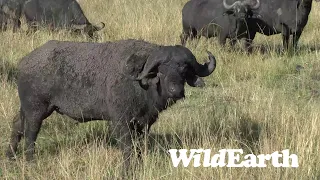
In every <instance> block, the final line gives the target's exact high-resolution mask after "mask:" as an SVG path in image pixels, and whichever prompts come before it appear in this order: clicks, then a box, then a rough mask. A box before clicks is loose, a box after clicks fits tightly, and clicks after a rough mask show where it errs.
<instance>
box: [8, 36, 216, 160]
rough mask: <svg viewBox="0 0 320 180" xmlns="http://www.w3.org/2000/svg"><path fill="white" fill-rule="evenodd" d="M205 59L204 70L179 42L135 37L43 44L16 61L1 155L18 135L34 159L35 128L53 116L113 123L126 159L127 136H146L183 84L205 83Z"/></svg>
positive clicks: (207, 68) (212, 60)
mask: <svg viewBox="0 0 320 180" xmlns="http://www.w3.org/2000/svg"><path fill="white" fill-rule="evenodd" d="M208 54H209V62H207V63H205V64H203V65H202V64H199V63H198V62H197V60H196V58H195V56H194V55H193V54H192V52H191V51H190V50H189V49H187V48H185V47H183V46H179V45H177V46H159V45H156V44H151V43H148V42H145V41H141V40H120V41H116V42H106V43H88V42H63V41H49V42H47V43H46V44H44V45H43V46H41V47H39V48H37V49H35V50H34V51H33V52H31V53H30V54H28V55H27V56H25V57H24V58H23V59H22V60H21V62H20V63H19V66H18V73H19V75H18V81H17V84H18V93H19V98H20V103H21V105H20V112H19V113H20V114H19V115H17V116H16V117H15V119H14V122H13V129H12V135H11V141H10V146H9V149H8V151H7V156H8V157H13V156H14V154H15V153H16V151H17V146H18V143H19V141H20V139H21V137H22V136H23V135H24V136H25V139H26V145H25V147H27V151H26V158H27V159H28V160H30V159H33V154H34V145H35V144H34V143H35V141H36V138H37V135H38V132H39V131H40V127H41V124H42V122H43V120H44V119H46V118H47V117H48V116H50V115H51V114H52V112H53V111H56V112H58V113H60V114H65V115H67V116H69V117H71V118H73V119H75V120H77V121H79V122H87V121H91V120H103V119H104V120H111V129H113V133H114V135H115V136H116V138H117V139H118V140H119V141H121V143H120V147H121V149H122V150H123V151H124V157H125V159H127V158H129V156H130V153H131V150H132V141H131V134H132V133H137V134H138V135H139V134H141V133H143V132H148V130H149V128H150V126H151V125H152V124H153V123H154V122H155V121H156V119H157V118H158V114H159V112H161V111H162V110H164V109H166V108H167V106H170V105H171V104H173V103H175V102H176V101H177V100H179V99H181V98H184V96H185V94H184V93H185V90H184V85H185V83H187V84H189V85H190V86H192V87H201V86H204V82H203V80H202V79H201V78H200V77H205V76H209V75H210V74H211V73H212V72H213V71H214V69H215V67H216V60H215V58H214V56H213V55H212V54H211V53H210V52H208ZM127 162H128V161H127ZM126 165H128V163H126Z"/></svg>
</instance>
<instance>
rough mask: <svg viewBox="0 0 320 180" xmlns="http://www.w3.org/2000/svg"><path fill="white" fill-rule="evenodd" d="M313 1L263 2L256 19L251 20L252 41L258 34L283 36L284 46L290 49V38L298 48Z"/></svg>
mask: <svg viewBox="0 0 320 180" xmlns="http://www.w3.org/2000/svg"><path fill="white" fill-rule="evenodd" d="M311 6H312V0H282V1H279V0H268V1H261V5H260V8H259V9H256V10H254V13H255V14H258V15H257V16H256V17H254V18H251V19H249V21H248V26H249V31H250V33H251V34H252V36H251V39H252V40H253V38H254V37H255V34H256V32H259V33H262V34H264V35H267V36H269V35H273V34H279V33H281V34H282V39H283V46H284V48H285V49H288V48H289V38H290V35H292V36H293V38H292V45H293V47H294V48H296V47H297V44H298V41H299V38H300V36H301V33H302V31H303V29H304V27H305V26H306V24H307V22H308V16H309V13H310V11H311Z"/></svg>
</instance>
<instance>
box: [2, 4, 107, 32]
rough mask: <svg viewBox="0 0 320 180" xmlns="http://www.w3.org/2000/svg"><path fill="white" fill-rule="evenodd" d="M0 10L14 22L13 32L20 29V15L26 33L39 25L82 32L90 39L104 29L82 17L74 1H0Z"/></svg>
mask: <svg viewBox="0 0 320 180" xmlns="http://www.w3.org/2000/svg"><path fill="white" fill-rule="evenodd" d="M0 2H1V3H0V5H1V10H2V11H3V12H5V13H6V14H8V15H9V16H10V18H11V19H12V20H13V22H14V30H16V29H17V28H19V27H20V25H21V22H20V18H21V15H24V16H25V18H26V21H27V23H28V27H29V29H28V31H34V30H35V29H36V28H37V27H38V26H39V25H46V26H48V27H49V28H51V29H52V30H53V29H59V28H66V29H71V30H73V31H84V32H85V33H86V34H88V35H89V36H90V37H92V36H93V33H94V32H95V31H99V30H101V29H102V28H104V26H105V25H104V23H102V22H101V25H100V26H95V25H92V24H91V23H90V22H89V21H88V19H87V18H86V16H85V15H84V13H83V11H82V9H81V7H80V5H79V4H78V2H77V1H76V0H2V1H1V0H0Z"/></svg>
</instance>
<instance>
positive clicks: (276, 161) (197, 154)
mask: <svg viewBox="0 0 320 180" xmlns="http://www.w3.org/2000/svg"><path fill="white" fill-rule="evenodd" d="M169 153H170V156H171V160H172V164H173V166H174V167H178V165H179V164H180V162H182V164H183V166H184V167H187V166H189V164H190V162H191V161H192V159H193V166H194V167H200V166H201V165H202V166H203V167H267V165H266V162H267V161H271V164H272V166H273V167H299V164H298V156H297V155H296V154H289V149H285V150H283V151H281V153H279V151H275V152H273V153H272V154H259V155H254V154H246V155H244V156H243V158H240V155H242V154H243V150H242V149H221V150H219V153H217V154H214V155H211V149H190V150H187V149H179V150H177V149H170V150H169ZM177 153H179V155H178V154H177ZM202 155H203V156H202ZM280 160H281V161H280ZM290 160H291V163H290Z"/></svg>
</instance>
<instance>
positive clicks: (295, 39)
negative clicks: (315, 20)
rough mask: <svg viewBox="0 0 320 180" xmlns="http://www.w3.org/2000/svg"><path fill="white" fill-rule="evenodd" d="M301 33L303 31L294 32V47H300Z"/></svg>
mask: <svg viewBox="0 0 320 180" xmlns="http://www.w3.org/2000/svg"><path fill="white" fill-rule="evenodd" d="M301 33H302V31H298V32H296V33H294V34H293V37H292V45H293V48H294V49H297V47H298V41H299V39H300V36H301Z"/></svg>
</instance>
